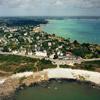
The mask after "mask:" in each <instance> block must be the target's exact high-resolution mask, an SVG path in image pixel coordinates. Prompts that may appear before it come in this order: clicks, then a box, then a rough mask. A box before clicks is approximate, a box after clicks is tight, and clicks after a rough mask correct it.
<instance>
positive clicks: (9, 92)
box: [0, 68, 100, 100]
mask: <svg viewBox="0 0 100 100" xmlns="http://www.w3.org/2000/svg"><path fill="white" fill-rule="evenodd" d="M73 71H75V72H77V75H78V76H77V77H76V76H75V75H76V73H75V72H74V73H72V72H73ZM80 71H81V73H79V72H78V70H77V71H76V70H71V69H62V68H59V69H45V70H43V71H40V72H34V73H33V72H25V73H23V74H22V73H19V74H15V75H12V76H11V77H8V78H7V79H6V80H5V81H4V82H3V83H2V84H0V100H15V99H14V95H15V93H16V92H17V91H19V90H22V89H24V88H25V87H29V86H35V85H39V86H42V87H48V84H49V83H50V82H51V80H55V81H58V82H61V81H64V80H66V81H69V82H73V81H74V82H78V83H85V84H88V85H89V86H92V87H97V88H100V84H99V81H100V73H96V72H89V71H88V74H87V73H86V72H87V71H83V70H80ZM84 72H85V77H84ZM90 73H92V74H90ZM58 74H59V75H60V76H59V75H58ZM71 74H72V75H73V76H72V75H71ZM81 74H82V75H81ZM94 74H96V75H95V76H94ZM87 75H88V79H86V76H87ZM89 75H91V76H92V77H93V76H94V77H95V79H94V77H93V79H91V76H89ZM97 75H98V76H97ZM89 79H91V80H89ZM97 79H98V82H97V81H96V80H97ZM94 80H95V82H94Z"/></svg>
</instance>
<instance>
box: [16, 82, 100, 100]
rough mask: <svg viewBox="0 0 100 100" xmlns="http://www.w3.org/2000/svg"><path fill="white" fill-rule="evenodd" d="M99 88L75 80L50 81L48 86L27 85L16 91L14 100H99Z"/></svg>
mask: <svg viewBox="0 0 100 100" xmlns="http://www.w3.org/2000/svg"><path fill="white" fill-rule="evenodd" d="M99 99H100V89H96V88H92V87H90V86H89V85H87V84H82V83H77V82H63V83H59V82H56V81H52V82H50V83H49V86H48V87H41V86H34V87H28V88H26V89H24V90H21V91H19V92H18V93H16V96H15V100H99Z"/></svg>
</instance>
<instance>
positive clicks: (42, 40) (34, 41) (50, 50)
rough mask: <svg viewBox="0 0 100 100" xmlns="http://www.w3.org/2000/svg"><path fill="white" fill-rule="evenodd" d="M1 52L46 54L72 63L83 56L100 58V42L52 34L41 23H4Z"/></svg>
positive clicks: (66, 62)
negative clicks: (83, 40)
mask: <svg viewBox="0 0 100 100" xmlns="http://www.w3.org/2000/svg"><path fill="white" fill-rule="evenodd" d="M0 34H1V36H0V52H1V54H7V53H8V54H13V55H22V56H28V57H33V58H45V59H48V60H51V61H52V62H53V63H54V64H57V65H58V67H59V65H71V66H73V65H74V64H81V62H82V61H83V59H92V58H97V59H98V58H100V46H99V45H97V44H89V43H83V44H80V43H79V42H78V41H77V40H75V41H73V42H71V41H70V39H69V38H68V39H64V38H62V37H58V36H55V34H48V33H47V32H44V31H42V29H41V27H40V25H37V26H32V25H26V26H25V25H24V26H13V27H7V26H6V25H3V26H1V27H0Z"/></svg>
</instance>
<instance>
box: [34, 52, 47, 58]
mask: <svg viewBox="0 0 100 100" xmlns="http://www.w3.org/2000/svg"><path fill="white" fill-rule="evenodd" d="M35 55H36V56H41V57H47V52H46V51H45V52H42V51H36V52H35Z"/></svg>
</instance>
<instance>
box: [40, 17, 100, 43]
mask: <svg viewBox="0 0 100 100" xmlns="http://www.w3.org/2000/svg"><path fill="white" fill-rule="evenodd" d="M47 20H48V24H45V25H41V27H42V29H43V31H46V32H48V33H50V34H55V35H57V36H61V37H64V38H66V39H67V38H70V40H71V41H74V40H78V41H79V42H80V43H91V44H100V19H95V18H93V19H92V18H90V19H89V18H87V19H86V18H85V19H84V18H82V19H81V18H80V19H75V18H65V19H47Z"/></svg>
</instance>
